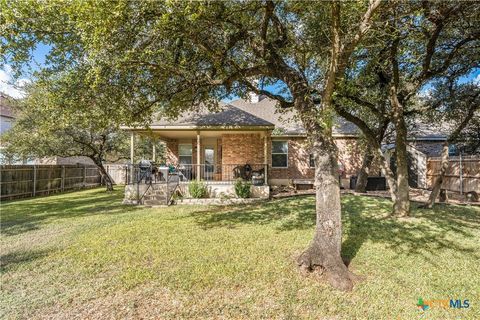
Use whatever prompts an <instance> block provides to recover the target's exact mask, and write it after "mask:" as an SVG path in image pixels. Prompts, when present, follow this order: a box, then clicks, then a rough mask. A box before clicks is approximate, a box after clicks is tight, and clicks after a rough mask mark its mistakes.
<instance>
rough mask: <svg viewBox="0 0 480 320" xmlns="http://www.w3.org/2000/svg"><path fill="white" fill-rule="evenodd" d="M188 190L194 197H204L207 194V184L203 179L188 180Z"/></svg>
mask: <svg viewBox="0 0 480 320" xmlns="http://www.w3.org/2000/svg"><path fill="white" fill-rule="evenodd" d="M188 192H189V193H190V196H191V197H192V198H195V199H200V198H206V197H207V196H208V189H207V185H206V184H205V182H203V181H196V180H193V181H190V183H189V184H188Z"/></svg>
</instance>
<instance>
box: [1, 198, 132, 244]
mask: <svg viewBox="0 0 480 320" xmlns="http://www.w3.org/2000/svg"><path fill="white" fill-rule="evenodd" d="M122 196H123V193H122V192H121V190H117V191H115V192H113V193H111V192H105V190H103V189H98V190H93V191H92V190H88V191H79V192H74V193H68V194H58V195H52V196H50V197H41V198H32V199H25V200H14V201H8V202H5V203H2V226H1V228H2V230H1V231H2V234H3V235H7V236H12V235H17V234H21V233H24V232H27V231H31V230H36V229H39V228H40V226H41V225H42V224H46V223H50V222H56V221H58V220H59V219H71V218H80V217H87V216H93V215H111V214H121V213H126V212H131V211H135V210H139V209H140V208H139V207H135V206H127V205H124V204H122Z"/></svg>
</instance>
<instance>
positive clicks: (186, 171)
mask: <svg viewBox="0 0 480 320" xmlns="http://www.w3.org/2000/svg"><path fill="white" fill-rule="evenodd" d="M125 170H126V172H125V176H126V177H127V178H126V180H127V184H157V183H167V181H169V177H170V176H176V177H178V181H179V182H180V183H181V182H189V181H193V180H198V179H199V180H203V181H207V182H212V183H219V184H221V183H226V184H229V183H233V182H234V181H235V180H237V179H239V178H241V179H243V180H248V181H251V182H252V183H254V184H264V183H265V177H266V176H267V170H268V167H267V166H266V165H265V164H263V163H261V164H259V163H254V164H245V163H244V164H218V165H217V164H179V165H177V166H176V167H173V166H170V167H167V166H156V165H152V166H151V167H142V166H139V165H128V166H126V168H125Z"/></svg>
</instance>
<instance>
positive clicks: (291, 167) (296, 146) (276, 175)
mask: <svg viewBox="0 0 480 320" xmlns="http://www.w3.org/2000/svg"><path fill="white" fill-rule="evenodd" d="M275 140H277V141H288V168H273V167H272V168H271V170H270V174H269V178H270V179H313V178H314V174H315V169H314V168H310V166H309V162H310V156H309V154H310V152H309V151H308V148H307V146H306V140H305V138H285V139H275ZM268 157H269V164H270V165H271V164H272V156H271V144H269V150H268Z"/></svg>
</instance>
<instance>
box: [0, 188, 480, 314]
mask: <svg viewBox="0 0 480 320" xmlns="http://www.w3.org/2000/svg"><path fill="white" fill-rule="evenodd" d="M118 189H120V188H118ZM121 198H122V192H121V191H120V190H118V191H115V192H114V193H105V192H104V191H103V190H101V189H94V190H87V191H81V192H75V193H69V194H63V195H56V196H51V197H46V198H37V199H29V200H22V201H11V202H7V203H2V204H1V216H2V221H1V222H2V226H1V239H0V241H1V291H2V292H1V297H0V307H1V310H0V318H4V319H15V318H58V319H74V318H81V319H83V318H90V319H118V318H126V319H136V318H144V319H145V318H146V319H149V318H151V319H159V318H160V319H178V318H188V319H199V318H235V319H239V318H250V319H258V318H266V319H272V318H282V319H285V318H295V319H297V318H304V319H480V296H479V289H480V276H479V273H480V266H479V262H480V259H479V257H480V252H479V245H480V208H471V207H460V206H439V207H438V208H437V209H435V210H414V211H413V217H411V218H407V219H392V218H388V217H387V213H388V211H389V208H390V203H389V202H388V201H387V200H383V199H376V198H367V197H360V196H350V195H349V196H344V197H343V199H342V203H343V221H344V255H345V256H346V257H348V258H349V259H350V260H351V263H350V268H351V270H353V271H354V272H355V273H356V274H358V275H361V276H362V277H363V280H362V281H360V282H359V283H357V284H356V285H355V288H354V290H353V291H352V292H350V293H341V292H337V291H335V290H333V289H331V288H330V287H329V285H328V284H326V282H325V280H324V279H322V278H321V277H318V276H316V275H309V276H307V277H304V276H302V275H301V274H300V273H299V272H298V270H297V268H296V265H295V258H296V256H297V255H298V254H299V253H300V252H301V250H302V249H304V248H305V247H306V246H307V245H308V243H309V241H310V239H311V237H312V233H313V228H314V223H315V216H314V212H313V208H314V198H313V197H311V196H310V197H309V196H306V197H298V198H290V199H282V200H275V201H271V202H267V203H262V204H255V205H250V206H236V207H235V206H232V207H223V208H219V207H210V208H206V207H205V208H203V207H195V206H172V207H169V208H150V209H149V208H137V207H128V206H123V205H122V204H121ZM420 297H421V298H423V299H424V300H430V299H450V298H454V299H462V300H464V299H468V300H469V301H470V308H468V309H450V308H448V309H442V308H439V307H435V306H434V307H433V308H431V309H430V310H426V311H421V310H418V309H417V307H416V303H417V299H418V298H420Z"/></svg>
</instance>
